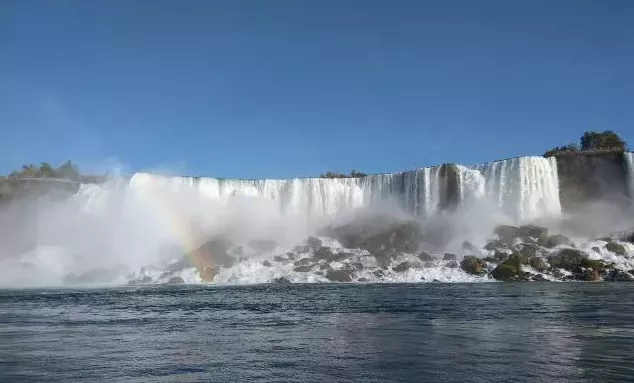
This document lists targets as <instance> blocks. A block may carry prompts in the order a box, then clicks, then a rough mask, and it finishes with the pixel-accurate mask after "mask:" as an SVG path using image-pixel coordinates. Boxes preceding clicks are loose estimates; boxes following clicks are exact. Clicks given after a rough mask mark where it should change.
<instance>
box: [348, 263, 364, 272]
mask: <svg viewBox="0 0 634 383" xmlns="http://www.w3.org/2000/svg"><path fill="white" fill-rule="evenodd" d="M349 265H350V267H351V269H352V270H357V271H361V270H363V263H360V262H353V263H350V264H349Z"/></svg>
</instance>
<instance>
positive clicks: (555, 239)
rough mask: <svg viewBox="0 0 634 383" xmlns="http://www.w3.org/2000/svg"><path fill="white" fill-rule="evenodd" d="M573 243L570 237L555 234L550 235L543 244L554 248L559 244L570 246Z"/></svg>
mask: <svg viewBox="0 0 634 383" xmlns="http://www.w3.org/2000/svg"><path fill="white" fill-rule="evenodd" d="M571 243H572V241H570V239H568V237H566V236H565V235H562V234H554V235H550V236H548V237H547V238H546V239H545V240H544V241H542V243H540V244H541V245H542V246H544V247H547V248H549V249H552V248H553V247H557V246H569V245H570V244H571Z"/></svg>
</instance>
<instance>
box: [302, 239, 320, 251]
mask: <svg viewBox="0 0 634 383" xmlns="http://www.w3.org/2000/svg"><path fill="white" fill-rule="evenodd" d="M306 245H307V246H308V247H309V248H310V249H311V250H313V251H317V250H319V249H320V248H321V247H322V241H321V239H319V238H317V237H308V239H307V240H306Z"/></svg>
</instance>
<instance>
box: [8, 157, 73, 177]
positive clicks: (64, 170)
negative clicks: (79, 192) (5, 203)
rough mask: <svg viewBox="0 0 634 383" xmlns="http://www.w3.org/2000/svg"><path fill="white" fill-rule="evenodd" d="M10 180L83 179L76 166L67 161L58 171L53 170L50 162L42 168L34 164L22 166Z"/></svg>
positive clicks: (45, 163)
mask: <svg viewBox="0 0 634 383" xmlns="http://www.w3.org/2000/svg"><path fill="white" fill-rule="evenodd" d="M8 178H10V179H19V178H56V179H65V180H74V181H78V180H80V179H81V175H80V174H79V169H78V168H77V166H76V165H74V164H73V163H72V162H70V161H66V162H65V163H63V164H62V165H61V166H60V167H58V168H57V169H55V168H53V167H52V166H51V165H50V164H49V163H48V162H42V163H41V164H40V166H35V165H33V164H28V165H22V169H20V170H16V171H13V172H11V174H9V176H8Z"/></svg>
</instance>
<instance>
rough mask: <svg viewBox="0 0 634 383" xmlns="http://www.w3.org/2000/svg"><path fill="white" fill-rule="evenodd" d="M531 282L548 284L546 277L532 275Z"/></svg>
mask: <svg viewBox="0 0 634 383" xmlns="http://www.w3.org/2000/svg"><path fill="white" fill-rule="evenodd" d="M533 281H535V282H548V279H546V277H544V276H543V275H541V274H535V275H533Z"/></svg>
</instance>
